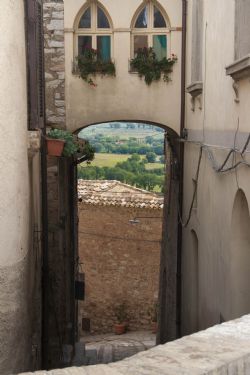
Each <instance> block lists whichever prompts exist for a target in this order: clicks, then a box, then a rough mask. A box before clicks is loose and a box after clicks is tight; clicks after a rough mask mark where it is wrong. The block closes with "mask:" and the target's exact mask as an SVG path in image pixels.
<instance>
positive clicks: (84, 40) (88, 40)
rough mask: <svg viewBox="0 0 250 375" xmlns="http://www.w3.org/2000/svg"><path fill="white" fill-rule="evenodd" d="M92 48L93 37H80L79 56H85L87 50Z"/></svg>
mask: <svg viewBox="0 0 250 375" xmlns="http://www.w3.org/2000/svg"><path fill="white" fill-rule="evenodd" d="M90 48H92V36H89V35H84V36H79V37H78V54H79V55H84V52H85V51H86V49H90Z"/></svg>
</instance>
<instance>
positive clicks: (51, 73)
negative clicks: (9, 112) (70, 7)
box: [43, 0, 65, 128]
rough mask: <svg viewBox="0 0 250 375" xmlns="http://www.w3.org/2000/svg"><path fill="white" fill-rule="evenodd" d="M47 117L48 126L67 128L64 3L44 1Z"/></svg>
mask: <svg viewBox="0 0 250 375" xmlns="http://www.w3.org/2000/svg"><path fill="white" fill-rule="evenodd" d="M43 8H44V39H45V49H44V53H45V80H46V115H47V124H48V125H57V127H58V126H59V127H62V128H64V127H65V94H64V92H65V53H64V4H63V1H62V0H60V1H56V2H55V1H49V0H47V1H44V7H43Z"/></svg>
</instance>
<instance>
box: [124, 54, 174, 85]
mask: <svg viewBox="0 0 250 375" xmlns="http://www.w3.org/2000/svg"><path fill="white" fill-rule="evenodd" d="M176 61H177V57H176V56H175V55H172V57H171V58H170V59H167V58H166V57H164V58H163V59H162V60H157V57H156V54H155V52H154V50H153V48H152V47H151V48H143V49H139V50H138V52H137V55H136V57H135V58H134V59H132V60H131V67H132V69H134V70H136V71H137V72H138V73H139V76H140V78H142V77H144V80H145V82H146V84H147V85H148V86H149V85H151V83H152V82H153V81H159V80H160V79H161V76H162V74H163V80H164V81H165V82H169V81H170V78H169V74H170V73H171V72H172V71H173V65H174V64H175V62H176Z"/></svg>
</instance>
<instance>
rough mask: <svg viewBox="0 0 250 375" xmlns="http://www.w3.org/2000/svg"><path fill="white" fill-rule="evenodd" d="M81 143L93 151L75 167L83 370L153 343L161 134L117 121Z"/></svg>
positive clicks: (83, 134) (85, 134)
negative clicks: (92, 155) (82, 290)
mask: <svg viewBox="0 0 250 375" xmlns="http://www.w3.org/2000/svg"><path fill="white" fill-rule="evenodd" d="M78 137H79V138H82V139H84V140H86V141H88V142H89V143H90V145H91V146H93V147H94V148H95V158H94V160H93V161H92V162H90V163H86V162H84V163H81V164H79V165H78V200H79V201H78V217H79V223H78V233H79V237H78V239H79V241H78V246H79V270H80V273H81V278H83V279H84V282H85V298H84V301H80V302H79V304H78V322H79V327H78V329H79V331H78V332H79V336H80V337H81V340H82V341H83V342H84V343H85V345H86V353H87V356H86V361H87V363H86V364H96V363H107V362H112V361H117V360H120V359H123V358H125V357H128V356H130V355H133V354H135V353H137V352H139V351H141V350H146V349H149V348H151V347H153V346H154V345H155V344H156V333H157V320H158V319H157V318H158V312H159V278H160V259H161V247H162V223H163V206H164V189H165V155H166V149H165V144H166V132H165V130H164V129H162V128H161V127H157V126H155V125H152V124H147V123H140V122H125V121H123V122H121V121H117V122H110V123H104V124H95V125H92V126H89V127H87V128H85V129H83V130H81V131H79V133H78ZM122 326H123V328H122ZM121 329H125V332H126V333H125V334H122V335H118V334H115V332H116V333H118V331H117V330H121ZM119 333H121V331H119Z"/></svg>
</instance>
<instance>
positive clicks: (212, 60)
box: [182, 0, 250, 334]
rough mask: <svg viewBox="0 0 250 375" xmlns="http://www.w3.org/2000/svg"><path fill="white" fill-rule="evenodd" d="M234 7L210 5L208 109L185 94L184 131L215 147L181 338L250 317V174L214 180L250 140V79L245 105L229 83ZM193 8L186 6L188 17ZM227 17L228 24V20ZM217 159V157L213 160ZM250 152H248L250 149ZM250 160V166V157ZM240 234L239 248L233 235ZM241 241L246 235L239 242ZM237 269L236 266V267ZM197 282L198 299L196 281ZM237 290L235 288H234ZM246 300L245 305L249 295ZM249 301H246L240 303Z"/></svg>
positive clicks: (242, 92)
mask: <svg viewBox="0 0 250 375" xmlns="http://www.w3.org/2000/svg"><path fill="white" fill-rule="evenodd" d="M234 5H235V2H234V1H233V0H218V1H214V2H211V1H209V0H204V16H203V19H204V23H203V24H204V26H203V31H202V38H203V56H202V59H203V68H202V72H203V73H202V80H203V95H202V97H201V101H202V109H199V108H198V105H197V103H196V106H195V110H194V111H192V109H191V108H192V105H191V100H190V99H191V97H190V95H189V94H187V97H186V99H187V102H186V127H187V128H188V133H189V135H188V139H189V140H190V141H198V142H201V143H203V144H207V145H210V146H211V145H213V147H209V148H208V149H206V148H205V149H203V155H202V159H201V166H200V174H199V179H198V195H197V207H196V208H194V209H193V211H192V218H191V221H190V223H189V225H188V226H187V227H186V228H185V229H184V238H183V303H182V308H183V315H182V317H183V333H184V334H186V333H190V332H193V331H195V330H197V329H203V328H206V327H208V326H210V325H212V324H215V323H219V322H221V321H224V320H229V319H233V318H236V317H239V316H240V315H243V314H246V313H249V312H250V311H249V306H247V305H246V303H245V301H244V300H246V299H249V293H248V291H247V290H246V287H244V286H243V284H244V282H243V281H242V279H243V280H245V281H246V279H248V275H249V271H250V258H249V256H245V255H243V253H244V247H245V243H246V241H248V238H247V230H245V229H244V222H245V221H246V220H248V216H249V213H248V216H247V214H246V215H245V216H244V215H243V216H242V217H241V215H238V216H237V212H236V209H235V208H234V203H235V198H236V194H237V191H239V189H242V191H243V192H244V194H243V196H244V195H245V200H244V202H243V203H242V210H245V211H246V212H248V204H249V202H250V189H249V178H250V175H249V168H247V167H246V166H240V167H239V168H238V169H237V170H236V171H235V170H232V171H230V172H227V173H216V172H215V171H214V170H213V168H212V166H214V167H215V168H216V167H218V166H220V165H221V164H222V163H223V161H224V160H225V158H226V156H227V154H228V152H229V150H230V148H234V147H236V148H238V149H239V150H242V148H243V145H244V143H245V142H246V140H247V137H248V133H249V104H250V90H249V89H250V85H249V79H243V80H241V81H239V82H238V85H239V99H240V101H239V103H237V102H236V101H235V99H236V96H235V92H234V90H233V87H232V85H233V79H232V78H231V77H230V76H226V70H225V68H226V66H228V65H229V64H231V63H233V61H234V56H235V46H234V21H235V19H234V15H235V6H234ZM191 9H192V1H191V2H188V14H189V15H190V14H192V13H191ZM225 15H226V16H225ZM187 43H188V44H187V50H188V54H187V84H190V83H191V70H192V67H191V61H192V56H191V50H192V49H191V45H192V18H191V17H188V34H187ZM208 150H209V152H212V155H213V156H211V154H208ZM248 151H249V149H248ZM199 152H200V147H199V145H197V144H195V143H189V144H186V145H185V173H184V221H185V218H187V216H188V210H189V208H190V204H191V201H192V194H193V189H194V184H195V183H194V180H195V179H196V171H197V166H198V159H199ZM244 158H245V160H246V161H248V162H249V161H250V160H249V154H248V153H245V155H244ZM240 160H242V157H241V156H240V154H239V153H238V154H237V155H236V154H235V156H234V158H230V159H229V162H228V163H227V165H226V166H227V167H230V166H232V165H233V164H235V163H236V162H237V161H240ZM191 231H194V232H195V233H196V235H197V239H198V248H197V259H196V261H197V263H198V274H197V275H194V274H193V273H194V272H195V270H194V258H193V251H194V242H193V235H192V233H191ZM235 233H236V234H237V233H238V238H237V241H235V235H236V234H235ZM239 233H240V234H239ZM235 262H237V263H238V265H237V266H234V265H235ZM190 274H192V277H194V278H195V279H196V280H197V283H196V284H197V285H196V287H197V294H196V296H194V294H193V287H192V282H193V281H192V277H190ZM235 285H236V286H235ZM245 293H247V294H248V297H246V294H245ZM242 296H244V297H242Z"/></svg>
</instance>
